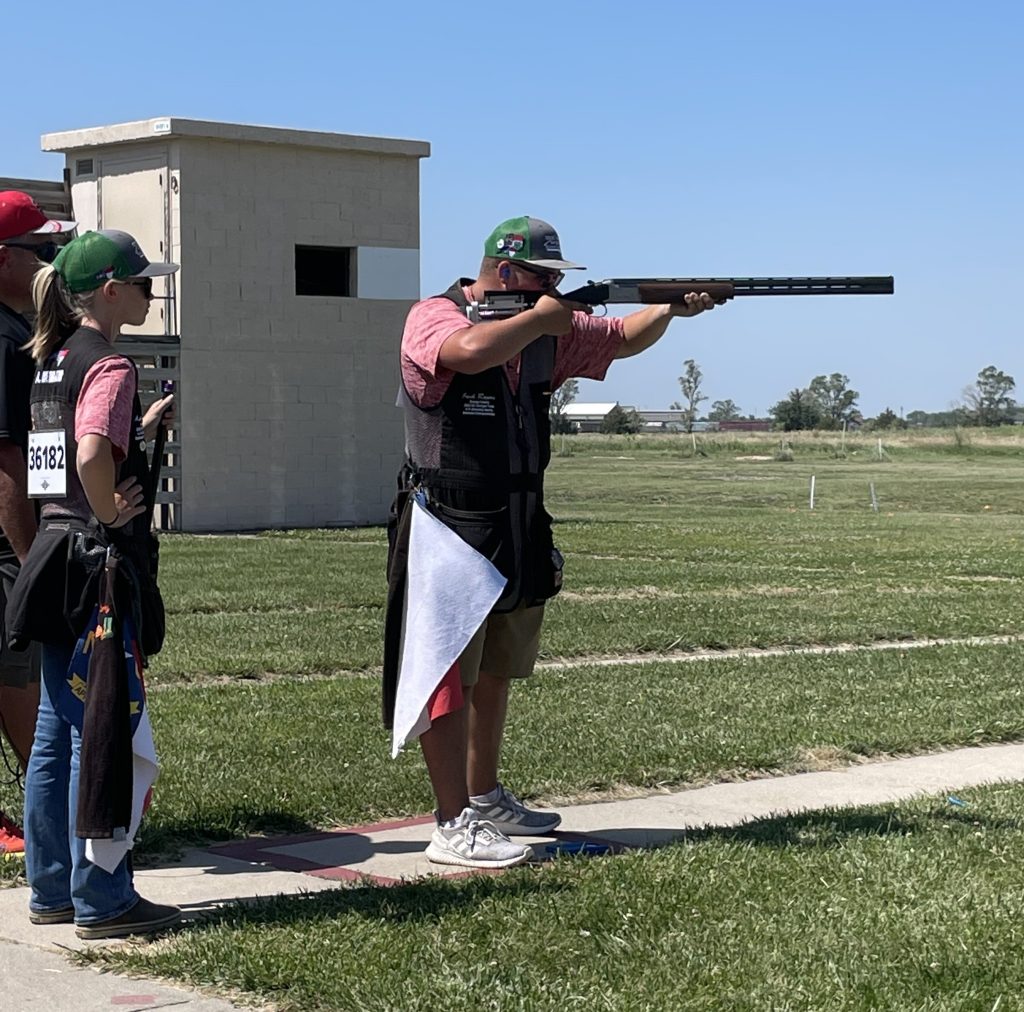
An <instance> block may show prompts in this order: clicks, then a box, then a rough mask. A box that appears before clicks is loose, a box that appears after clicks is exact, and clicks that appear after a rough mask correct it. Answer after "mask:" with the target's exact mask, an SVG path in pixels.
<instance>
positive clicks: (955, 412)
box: [551, 358, 1022, 433]
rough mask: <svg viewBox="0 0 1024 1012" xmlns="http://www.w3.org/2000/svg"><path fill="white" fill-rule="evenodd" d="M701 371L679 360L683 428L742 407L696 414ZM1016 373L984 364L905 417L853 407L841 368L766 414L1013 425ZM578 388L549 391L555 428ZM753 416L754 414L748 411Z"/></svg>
mask: <svg viewBox="0 0 1024 1012" xmlns="http://www.w3.org/2000/svg"><path fill="white" fill-rule="evenodd" d="M703 380H704V375H703V373H702V371H701V368H700V366H699V365H698V364H697V362H696V361H695V360H694V359H692V358H688V359H686V361H685V362H683V374H682V375H681V376H680V377H679V389H680V391H681V393H682V400H681V401H674V402H673V403H672V404H671V405H670V408H671V409H672V410H676V411H679V412H681V420H682V423H683V426H684V427H685V429H686V431H687V432H692V431H693V424H694V422H697V421H709V422H729V421H735V420H737V419H739V418H741V417H742V413H741V412H742V409H741V408H740V407H739V406H738V405H737V404H736V402H735V401H733V400H731V399H726V400H720V401H712V402H711V408H710V410H709V411H708V413H707V415H706V417H705V418H699V417H698V409H699V408H700V405H701V404H703V403H704V402H705V401H706V400H707V399H708V398H707V396H706V395H705V394H704V391H703V388H702V383H703ZM1016 385H1017V384H1016V382H1015V380H1014V378H1013V377H1012V376H1010V375H1008V374H1007V373H1005V372H1003V371H1002V370H1001V369H997V368H996V367H995V366H994V365H988V366H985V368H984V369H982V370H981V372H979V373H978V377H977V379H976V380H975V381H974V382H973V383H971V384H969V385H968V386H966V387H965V388H964V390H963V392H962V395H961V399H960V401H959V402H958V403H956V404H954V405H953V406H952V407H950V408H949V409H948V410H947V411H932V412H929V411H910V412H908V413H907V415H906V416H905V417H904V416H902V415H898V414H897V413H896V412H895V411H893V410H892V408H891V407H886V408H885V410H884V411H882V412H880V413H879V414H878V415H877V416H876V417H874V418H865V417H864V415H863V414H861V412H860V410H859V408H858V407H857V401H858V400H859V399H860V393H859V391H857V390H854V389H853V388H852V387H851V386H850V378H849V377H848V376H845V375H843V373H840V372H834V373H831V374H829V375H828V376H825V375H822V376H815V377H814V379H812V380H811V381H810V383H808V384H807V386H806V387H796V388H794V389H793V390H791V391H790V392H789V394H788V395H787V396H786V397H785V398H783V399H782V400H781V401H779V402H778V403H777V404H775V405H774V406H773V407H771V408H769V410H768V414H769V416H770V417H771V418H772V420H773V421H774V423H775V428H777V429H782V430H783V431H785V432H793V431H797V430H800V429H841V428H843V427H844V426H846V427H860V426H863V427H865V428H869V429H900V428H906V427H907V426H908V425H914V426H936V427H942V426H957V425H986V426H990V425H1012V424H1014V423H1016V422H1018V421H1019V415H1021V414H1022V412H1021V411H1020V410H1019V409H1018V405H1017V402H1016V401H1015V400H1014V399H1013V396H1012V395H1013V392H1014V390H1015V389H1016ZM578 392H579V383H578V382H577V381H576V380H574V379H570V380H567V381H566V382H565V383H564V384H563V385H562V386H561V387H560V388H559V389H558V390H556V391H554V393H553V394H552V396H551V423H552V431H554V432H556V433H557V432H569V431H570V430H571V425H570V423H569V420H568V418H567V417H566V415H565V408H566V407H567V406H568V405H569V404H571V403H572V402H573V401H574V400H575V399H576V396H577V394H578ZM747 417H748V418H753V415H748V416H747ZM641 426H642V423H641V419H640V416H639V415H638V414H637V412H636V411H634V410H632V409H626V408H622V407H620V406H619V405H616V406H615V407H614V408H613V409H612V410H611V411H610V412H609V413H608V415H607V416H606V418H605V420H604V422H603V423H602V426H601V431H602V432H624V433H630V432H639V431H640V429H641Z"/></svg>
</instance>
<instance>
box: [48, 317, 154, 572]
mask: <svg viewBox="0 0 1024 1012" xmlns="http://www.w3.org/2000/svg"><path fill="white" fill-rule="evenodd" d="M122 357H123V356H122V355H120V354H119V353H118V352H117V351H115V350H114V348H113V346H112V345H111V344H110V342H109V341H108V340H107V339H106V338H105V337H104V336H103V335H102V334H101V333H100V332H99V331H97V330H93V329H92V328H90V327H80V328H79V329H78V330H76V331H75V332H74V333H73V334H72V335H71V336H70V337H69V338H68V339H67V340H66V341H65V342H64V343H63V345H61V347H60V348H58V349H57V350H56V351H54V352H53V353H52V354H51V355H50V357H49V358H48V359H47V360H46V362H45V363H44V365H43V366H42V367H41V368H40V369H39V370H38V371H37V372H36V379H35V382H34V383H33V384H32V398H31V409H32V427H33V429H34V430H36V431H39V430H45V429H61V428H62V429H63V430H64V445H65V449H66V463H65V467H66V472H67V474H66V481H67V490H66V493H65V495H63V496H60V497H53V498H45V497H44V498H43V499H41V503H42V516H43V519H44V520H46V519H47V518H51V517H60V516H69V515H70V516H73V517H76V518H77V519H79V520H82V521H88V520H89V519H90V518H91V517H92V510H91V508H90V507H89V502H88V499H87V498H86V496H85V490H84V489H83V488H82V483H81V481H80V480H79V478H78V469H77V468H76V466H75V460H76V457H77V453H78V443H77V442H76V441H75V408H76V407H77V405H78V397H79V394H80V393H81V390H82V385H83V383H84V382H85V377H86V375H87V374H88V372H89V370H90V369H91V368H92V367H93V366H94V365H95V364H96V363H97V362H99V361H101V360H102V359H105V358H122ZM133 368H134V364H133ZM137 388H138V374H137V370H136V391H135V394H134V398H133V401H132V422H131V439H130V442H129V444H128V453H127V456H126V457H125V459H124V460H123V461H121V463H120V464H119V465H118V466H117V476H116V478H115V482H120V481H123V480H124V479H125V478H128V477H133V478H136V479H137V480H138V482H139V484H140V485H141V486H142V488H143V490H144V491H146V492H147V493H148V491H149V488H150V473H149V460H148V458H147V456H146V437H145V433H144V431H143V427H142V405H141V403H140V402H139V394H138V389H137ZM108 534H109V535H110V537H111V540H112V541H114V542H115V543H117V544H121V545H123V546H124V547H126V548H129V547H131V548H135V549H136V551H142V552H143V554H144V551H145V546H146V544H147V541H148V538H149V524H148V520H147V518H146V516H145V514H143V515H141V516H138V517H136V518H135V519H134V520H130V521H129V522H128V523H127V524H125V525H124V526H123V527H121V528H118V529H116V530H113V531H111V530H109V529H108Z"/></svg>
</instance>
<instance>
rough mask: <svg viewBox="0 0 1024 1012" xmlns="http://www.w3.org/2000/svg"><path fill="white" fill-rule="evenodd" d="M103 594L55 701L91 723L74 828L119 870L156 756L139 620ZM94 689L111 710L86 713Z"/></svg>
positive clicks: (88, 850)
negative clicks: (136, 623)
mask: <svg viewBox="0 0 1024 1012" xmlns="http://www.w3.org/2000/svg"><path fill="white" fill-rule="evenodd" d="M110 571H111V565H110V561H109V560H108V568H107V572H108V573H110ZM110 582H111V583H112V580H111V581H110ZM104 589H107V588H104ZM101 598H102V599H101V601H100V603H99V604H98V605H97V606H96V607H95V608H94V609H93V613H92V618H91V619H90V621H89V623H88V625H87V626H86V628H85V631H84V632H83V633H82V635H81V636H80V637H79V639H78V643H77V644H76V645H75V650H74V653H73V654H72V656H71V663H70V664H69V665H68V671H67V677H66V679H65V682H64V686H63V688H62V691H61V693H60V695H59V696H58V698H57V700H56V701H55V709H56V710H57V712H58V713H59V714H60V715H61V716H63V717H64V718H65V719H66V720H68V721H69V722H70V723H71V724H73V725H74V726H75V728H76V729H77V730H78V731H79V733H80V734H81V733H82V732H83V728H84V729H85V733H84V734H83V737H82V751H81V762H80V767H79V788H78V795H79V806H78V812H77V817H76V829H77V834H76V835H79V836H84V837H85V856H86V857H87V858H88V859H89V860H90V861H92V863H93V864H96V865H99V867H101V868H103V869H104V871H107V872H110V873H113V872H114V870H115V869H116V868H117V866H118V865H119V864H120V863H121V861H122V860H123V858H124V856H125V854H127V853H128V851H129V850H130V849H131V848H132V846H133V845H134V843H135V834H136V833H137V832H138V829H139V825H140V824H141V822H142V816H143V813H144V812H145V810H146V808H147V807H148V806H149V801H150V792H151V789H152V787H153V783H154V781H155V780H156V777H157V772H158V761H157V755H156V747H155V745H154V743H153V732H152V728H151V727H150V723H149V708H148V707H147V705H146V693H145V686H144V684H143V681H142V674H141V672H142V664H141V658H140V655H139V648H138V642H137V640H136V635H135V627H134V623H133V622H132V619H131V617H130V616H128V615H126V616H124V617H123V618H122V617H121V616H118V615H116V614H115V612H114V608H113V601H112V599H111V597H109V596H108V595H107V594H102V595H101ZM90 693H92V696H93V699H92V702H93V704H94V706H93V708H92V712H94V711H95V709H96V706H97V705H98V706H100V707H102V709H104V710H107V712H106V714H103V713H99V714H96V715H95V716H93V717H88V718H87V715H86V710H87V707H88V701H89V697H90ZM97 694H99V695H98V696H97ZM108 708H109V709H108ZM97 736H99V737H98V738H97ZM129 736H130V740H129ZM129 750H130V755H131V768H130V772H129V769H128V767H127V758H128V753H129ZM83 820H85V822H84V824H83Z"/></svg>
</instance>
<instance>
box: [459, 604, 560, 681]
mask: <svg viewBox="0 0 1024 1012" xmlns="http://www.w3.org/2000/svg"><path fill="white" fill-rule="evenodd" d="M543 621H544V605H542V604H541V605H537V606H535V607H533V608H527V607H525V606H524V605H520V606H519V607H518V608H516V610H515V611H510V612H506V613H505V614H502V615H496V614H494V613H493V612H492V613H491V614H490V615H488V616H487V618H486V619H485V620H484V624H483V625H482V626H480V628H479V629H478V630H477V631H476V634H475V635H474V636H473V638H472V639H471V640H470V641H469V645H468V646H467V647H466V649H465V650H463V651H462V653H461V655H460V656H459V671H460V674H461V676H462V684H463V685H476V683H477V681H478V680H479V678H480V672H481V671H486V672H487V674H489V675H494V676H495V678H529V677H530V675H532V674H533V666H534V664H535V662H536V660H537V651H538V649H539V648H540V627H541V623H542V622H543Z"/></svg>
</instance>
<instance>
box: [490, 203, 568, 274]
mask: <svg viewBox="0 0 1024 1012" xmlns="http://www.w3.org/2000/svg"><path fill="white" fill-rule="evenodd" d="M484 256H485V257H501V258H503V259H505V260H525V261H526V262H527V263H529V264H536V265H537V266H538V267H546V268H548V269H549V270H553V271H584V270H586V268H585V267H584V266H583V265H582V264H574V263H572V262H571V261H569V260H563V259H562V243H561V241H560V240H559V238H558V233H557V232H556V231H555V229H554V226H553V225H549V224H548V223H547V222H546V221H541V219H540V218H529V217H526V216H523V217H522V218H509V219H508V221H503V222H502V223H501V224H500V225H499V226H498V227H497V228H496V229H495V230H494V231H493V232H492V233H491V234H490V235H489V236H488V237H487V242H485V243H484Z"/></svg>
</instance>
